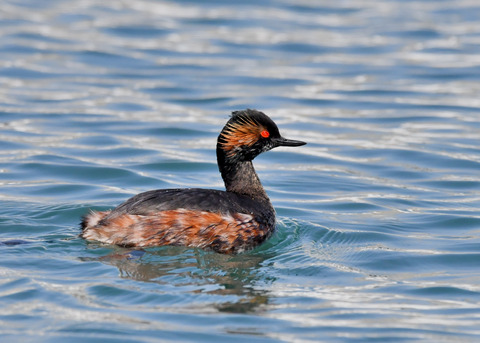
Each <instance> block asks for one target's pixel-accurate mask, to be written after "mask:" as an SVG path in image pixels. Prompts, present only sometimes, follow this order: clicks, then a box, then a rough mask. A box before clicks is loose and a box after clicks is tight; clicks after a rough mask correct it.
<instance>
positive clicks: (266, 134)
mask: <svg viewBox="0 0 480 343" xmlns="http://www.w3.org/2000/svg"><path fill="white" fill-rule="evenodd" d="M260 136H262V137H263V138H268V137H270V132H268V131H267V130H263V131H262V132H260Z"/></svg>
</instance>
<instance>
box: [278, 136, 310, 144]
mask: <svg viewBox="0 0 480 343" xmlns="http://www.w3.org/2000/svg"><path fill="white" fill-rule="evenodd" d="M274 143H275V146H301V145H305V144H307V143H306V142H302V141H296V140H294V139H287V138H283V137H280V138H276V139H275V140H274Z"/></svg>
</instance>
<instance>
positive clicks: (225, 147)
mask: <svg viewBox="0 0 480 343" xmlns="http://www.w3.org/2000/svg"><path fill="white" fill-rule="evenodd" d="M304 144H306V143H305V142H302V141H298V140H291V139H286V138H284V137H282V136H281V135H280V132H279V130H278V127H277V125H276V124H275V123H274V122H273V121H272V120H271V119H270V118H269V117H268V116H267V115H266V114H264V113H263V112H260V111H257V110H252V109H246V110H243V111H235V112H233V113H232V116H231V117H230V119H229V120H228V122H227V123H226V125H225V127H224V128H223V129H222V131H221V132H220V135H219V136H218V139H217V163H218V168H219V170H220V174H221V176H222V178H223V181H224V183H225V188H226V190H225V191H222V190H215V189H201V188H185V189H159V190H151V191H147V192H144V193H140V194H138V195H135V196H134V197H132V198H130V199H128V200H127V201H125V202H124V203H122V204H120V205H119V206H118V207H116V208H114V209H113V210H111V211H103V212H95V211H91V212H90V213H88V214H87V215H85V216H84V218H83V220H82V223H81V226H82V230H83V231H82V233H81V237H83V238H84V239H86V240H92V241H99V242H102V243H107V244H116V245H119V246H122V247H139V248H144V247H152V246H163V245H176V246H187V247H198V248H203V249H211V250H214V251H216V252H218V253H224V254H236V253H240V252H243V251H245V250H249V249H253V248H255V247H256V246H258V245H260V244H261V243H263V242H264V241H265V240H266V239H267V238H269V237H270V236H271V235H272V233H273V231H274V229H275V210H274V208H273V206H272V203H271V202H270V199H269V198H268V195H267V193H266V192H265V189H264V188H263V186H262V184H261V183H260V179H259V178H258V175H257V173H256V172H255V169H254V167H253V163H252V160H253V159H254V158H255V157H256V156H258V155H259V154H261V153H262V152H265V151H268V150H271V149H273V148H276V147H279V146H301V145H304Z"/></svg>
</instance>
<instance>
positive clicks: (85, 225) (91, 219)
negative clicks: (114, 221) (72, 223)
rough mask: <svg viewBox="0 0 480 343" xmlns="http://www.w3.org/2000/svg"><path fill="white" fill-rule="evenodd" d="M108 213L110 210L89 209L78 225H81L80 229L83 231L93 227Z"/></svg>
mask: <svg viewBox="0 0 480 343" xmlns="http://www.w3.org/2000/svg"><path fill="white" fill-rule="evenodd" d="M108 213H110V211H104V212H96V211H92V210H91V211H90V212H89V213H87V214H86V215H84V216H83V218H82V222H81V223H80V226H81V227H82V230H84V231H85V230H86V229H89V228H91V227H94V226H95V225H97V224H98V223H99V222H100V221H101V220H102V219H103V218H105V217H106V216H107V214H108Z"/></svg>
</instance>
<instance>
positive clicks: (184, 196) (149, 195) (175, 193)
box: [109, 188, 264, 216]
mask: <svg viewBox="0 0 480 343" xmlns="http://www.w3.org/2000/svg"><path fill="white" fill-rule="evenodd" d="M259 207H260V206H259V204H258V202H256V201H255V200H253V199H251V198H249V197H246V196H243V195H238V194H234V193H230V192H225V191H219V190H214V189H201V188H186V189H159V190H152V191H148V192H144V193H140V194H137V195H135V196H134V197H132V198H130V199H128V200H127V201H125V202H124V203H123V204H120V205H119V206H118V207H117V208H115V209H113V210H112V212H111V213H110V215H109V216H117V215H121V214H125V213H128V214H138V215H149V214H154V213H156V212H159V211H168V210H175V209H179V208H184V209H187V210H197V211H207V212H216V213H233V212H239V213H251V214H256V213H258V210H259ZM262 215H264V214H263V213H262Z"/></svg>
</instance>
